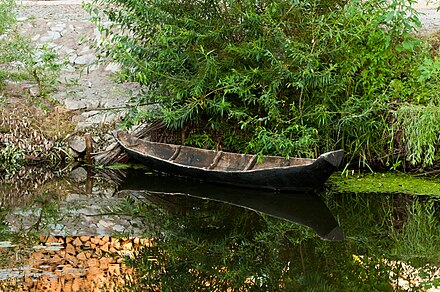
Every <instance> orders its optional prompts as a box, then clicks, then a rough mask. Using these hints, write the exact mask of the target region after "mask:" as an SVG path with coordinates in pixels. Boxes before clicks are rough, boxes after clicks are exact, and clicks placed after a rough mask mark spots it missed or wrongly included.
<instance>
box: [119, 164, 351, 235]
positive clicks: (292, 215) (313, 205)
mask: <svg viewBox="0 0 440 292" xmlns="http://www.w3.org/2000/svg"><path fill="white" fill-rule="evenodd" d="M120 190H121V191H120V192H119V195H123V194H127V192H128V193H130V194H131V195H133V196H135V197H137V198H139V197H143V198H144V199H147V200H149V201H150V202H152V203H156V204H160V203H159V202H160V201H164V200H166V201H168V202H169V201H173V200H176V199H177V200H179V199H180V200H181V198H175V197H176V196H179V197H182V196H183V197H192V198H198V199H206V200H211V201H216V202H221V203H226V204H229V205H233V206H236V207H240V208H245V209H248V210H252V211H257V212H261V213H264V214H266V215H269V216H272V217H275V218H279V219H284V220H286V221H288V222H291V223H296V224H300V225H304V226H307V227H310V228H312V229H313V230H314V231H315V232H316V233H317V234H318V235H319V236H320V237H321V238H322V239H325V240H343V238H344V236H343V233H342V231H341V229H340V228H339V226H338V223H337V222H336V220H335V218H334V217H333V215H332V214H331V212H330V210H329V209H328V208H327V206H326V205H325V204H324V202H323V201H322V200H321V198H319V197H318V196H317V195H316V194H315V193H272V192H265V191H259V190H252V189H245V188H234V187H229V186H223V185H215V184H207V183H199V182H195V181H190V180H185V179H179V178H176V177H169V176H162V175H157V174H150V175H145V174H143V173H134V174H131V175H128V176H127V177H126V178H125V180H124V182H123V183H122V185H121V186H120Z"/></svg>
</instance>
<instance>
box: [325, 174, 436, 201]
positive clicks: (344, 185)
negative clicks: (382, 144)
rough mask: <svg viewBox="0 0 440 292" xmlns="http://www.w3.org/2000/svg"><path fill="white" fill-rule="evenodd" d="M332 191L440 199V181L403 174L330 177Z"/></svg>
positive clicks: (336, 175)
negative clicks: (428, 196) (424, 196)
mask: <svg viewBox="0 0 440 292" xmlns="http://www.w3.org/2000/svg"><path fill="white" fill-rule="evenodd" d="M329 183H330V184H332V191H335V192H341V193H387V194H389V193H396V194H408V195H430V196H435V197H440V179H434V178H426V177H415V176H413V175H409V174H403V173H375V174H361V175H357V176H356V175H349V176H345V175H342V174H341V173H336V174H334V175H333V176H331V177H330V179H329Z"/></svg>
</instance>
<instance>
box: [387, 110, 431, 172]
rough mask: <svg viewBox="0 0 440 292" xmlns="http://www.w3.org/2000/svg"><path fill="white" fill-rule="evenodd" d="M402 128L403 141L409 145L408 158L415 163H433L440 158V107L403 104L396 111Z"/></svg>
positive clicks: (398, 124) (398, 125)
mask: <svg viewBox="0 0 440 292" xmlns="http://www.w3.org/2000/svg"><path fill="white" fill-rule="evenodd" d="M396 116H397V117H398V123H396V125H395V126H396V127H397V128H400V129H402V131H403V135H402V141H399V142H401V143H403V144H404V145H406V147H407V151H408V153H407V159H408V160H409V161H410V162H411V163H412V164H414V165H416V164H423V166H426V165H431V164H433V163H434V161H436V160H438V159H439V146H440V107H438V106H435V105H427V106H414V105H407V106H401V107H399V109H398V110H397V111H396Z"/></svg>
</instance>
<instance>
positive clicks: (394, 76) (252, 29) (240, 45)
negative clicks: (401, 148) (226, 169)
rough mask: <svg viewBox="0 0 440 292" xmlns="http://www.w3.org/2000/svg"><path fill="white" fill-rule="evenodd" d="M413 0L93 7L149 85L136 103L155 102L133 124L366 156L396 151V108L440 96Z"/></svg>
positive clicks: (280, 149) (253, 146)
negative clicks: (155, 123)
mask: <svg viewBox="0 0 440 292" xmlns="http://www.w3.org/2000/svg"><path fill="white" fill-rule="evenodd" d="M413 2H414V1H405V0H393V1H386V0H380V1H373V0H371V1H368V0H367V1H343V0H333V1H332V0H328V1H284V0H277V1H255V0H227V1H220V0H209V1H187V0H182V1H179V2H178V3H176V1H171V0H154V1H152V0H148V1H140V0H131V1H125V0H124V1H123V0H95V1H94V4H88V5H87V9H88V11H89V12H90V13H91V14H92V15H93V16H94V21H95V22H96V23H97V24H98V26H99V29H100V31H101V32H102V34H103V38H102V39H101V40H100V42H99V44H97V45H98V47H99V48H100V49H101V50H102V52H103V55H104V56H106V57H110V58H112V59H114V60H116V61H118V62H119V63H121V64H122V65H123V66H124V68H125V70H123V71H122V72H121V76H120V77H121V78H122V79H123V80H132V81H137V82H139V83H140V84H142V85H144V86H145V88H146V90H145V92H144V94H142V95H140V96H138V98H137V99H136V100H135V102H136V103H137V104H139V105H145V104H156V105H157V106H155V107H154V108H148V109H141V108H136V109H133V113H132V114H131V115H128V116H129V117H134V119H131V120H128V121H127V123H128V125H131V123H132V122H133V121H136V122H139V121H142V120H148V119H157V118H158V119H161V120H163V121H164V122H165V123H166V124H167V125H168V126H169V127H170V128H172V129H174V130H176V131H181V132H183V135H182V137H188V138H187V139H186V141H191V143H193V144H198V143H197V141H196V140H197V137H202V138H203V139H204V140H207V139H206V135H208V136H210V139H211V140H212V141H215V143H214V144H215V145H216V146H217V147H223V148H226V149H230V150H234V151H252V152H255V153H259V154H278V155H285V156H289V155H297V154H299V155H303V156H308V157H314V156H316V154H317V153H320V152H322V151H325V150H328V149H334V148H337V147H344V148H345V149H346V150H347V152H348V153H349V155H350V157H351V158H356V157H359V158H360V160H363V161H365V162H366V161H370V160H371V159H372V158H373V157H385V158H386V157H389V153H390V152H392V151H394V149H393V148H392V147H390V144H392V143H391V142H392V141H393V139H394V137H393V136H392V135H393V131H392V129H393V127H391V126H390V124H391V123H392V122H393V121H394V120H393V119H392V117H391V116H392V114H391V112H392V110H393V109H395V108H396V107H399V106H400V104H402V103H403V102H411V101H413V100H414V99H415V97H416V96H423V100H424V101H425V102H431V100H434V99H436V98H437V97H436V96H435V95H436V93H433V92H428V91H424V87H425V86H426V85H424V84H422V82H420V81H421V80H420V78H425V77H426V76H427V75H426V74H425V73H422V74H421V72H422V71H423V70H422V71H420V70H418V65H419V64H421V63H423V60H426V59H427V58H428V59H429V58H430V57H429V51H428V48H427V46H426V45H425V44H424V43H423V42H422V41H420V40H419V39H417V38H415V37H414V35H413V33H414V29H415V28H417V27H418V26H419V25H420V21H419V19H418V17H417V13H416V11H415V10H414V9H413V8H412V7H411V4H412V3H413ZM94 5H97V6H94ZM97 7H100V9H101V10H99V9H98V8H97ZM102 13H103V14H102ZM102 15H105V16H106V17H108V19H109V20H110V22H111V23H112V24H111V25H108V23H107V22H105V21H104V18H103V17H102ZM422 76H425V77H422ZM428 79H429V78H428ZM428 79H426V80H425V81H426V82H424V83H429V82H430V81H429V80H428ZM140 117H142V118H141V119H139V118H140ZM192 135H193V136H194V137H195V138H194V137H193V138H192V139H191V138H190V137H191V136H192ZM208 140H209V139H208ZM227 141H228V142H227ZM231 141H232V142H231ZM199 144H200V143H199ZM211 144H212V143H211Z"/></svg>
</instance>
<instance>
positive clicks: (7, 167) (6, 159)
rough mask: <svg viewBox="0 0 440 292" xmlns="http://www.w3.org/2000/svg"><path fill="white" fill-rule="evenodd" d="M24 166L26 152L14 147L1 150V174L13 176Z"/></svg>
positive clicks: (8, 146)
mask: <svg viewBox="0 0 440 292" xmlns="http://www.w3.org/2000/svg"><path fill="white" fill-rule="evenodd" d="M23 164H24V152H23V150H21V149H19V148H18V147H16V146H14V145H6V146H5V147H4V148H0V173H2V172H6V173H7V174H11V173H14V172H16V171H17V170H19V169H20V168H21V167H22V166H23Z"/></svg>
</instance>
